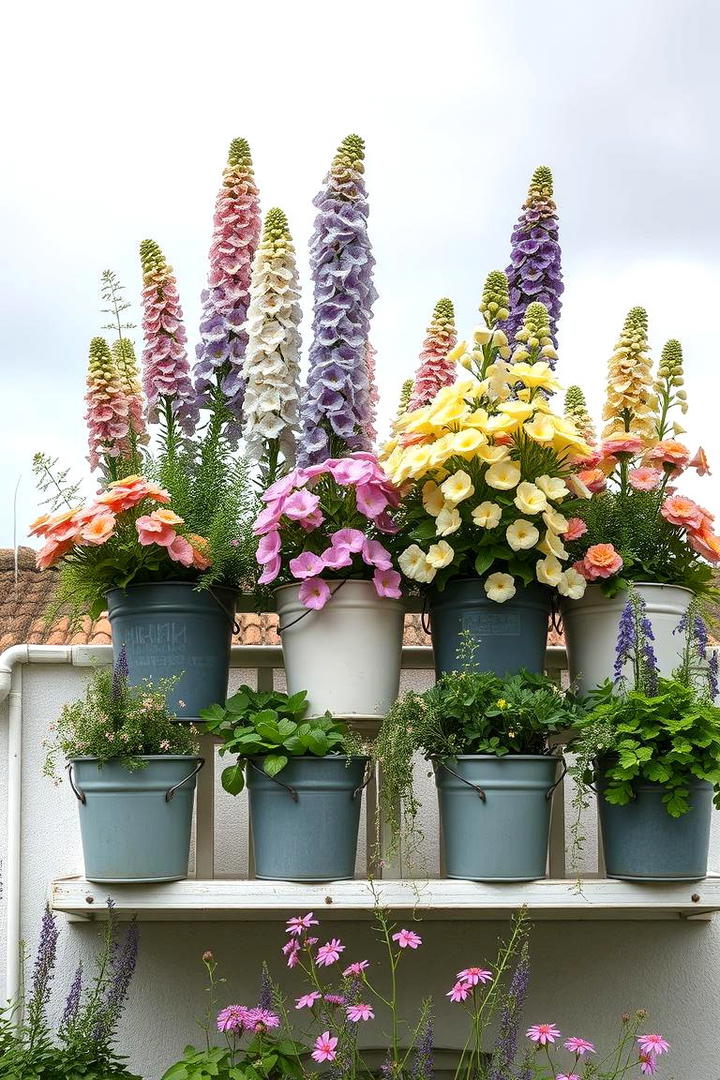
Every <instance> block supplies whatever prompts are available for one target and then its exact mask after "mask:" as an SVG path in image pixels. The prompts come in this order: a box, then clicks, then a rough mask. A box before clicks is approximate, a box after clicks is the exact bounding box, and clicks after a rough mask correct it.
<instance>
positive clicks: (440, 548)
mask: <svg viewBox="0 0 720 1080" xmlns="http://www.w3.org/2000/svg"><path fill="white" fill-rule="evenodd" d="M454 557H455V552H454V550H453V549H452V548H451V547H450V545H449V544H448V542H447V540H439V541H438V543H437V544H431V545H430V547H429V548H428V553H427V561H428V562H429V563H430V565H431V566H434V567H435V569H436V570H442V568H443V567H444V566H449V565H450V563H451V562H452V561H453V559H454Z"/></svg>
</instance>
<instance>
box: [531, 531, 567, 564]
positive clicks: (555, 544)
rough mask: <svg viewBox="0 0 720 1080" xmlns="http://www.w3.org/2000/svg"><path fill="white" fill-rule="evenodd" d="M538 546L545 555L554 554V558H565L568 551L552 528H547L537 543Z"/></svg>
mask: <svg viewBox="0 0 720 1080" xmlns="http://www.w3.org/2000/svg"><path fill="white" fill-rule="evenodd" d="M538 548H539V549H540V551H542V552H543V554H545V555H554V556H555V558H556V559H567V557H568V553H567V551H566V550H565V548H564V547H563V542H562V540H561V539H560V537H559V536H558V534H557V533H554V532H553V531H552V529H548V530H547V532H546V533H545V535H544V536H543V538H542V540H541V541H540V543H539V544H538Z"/></svg>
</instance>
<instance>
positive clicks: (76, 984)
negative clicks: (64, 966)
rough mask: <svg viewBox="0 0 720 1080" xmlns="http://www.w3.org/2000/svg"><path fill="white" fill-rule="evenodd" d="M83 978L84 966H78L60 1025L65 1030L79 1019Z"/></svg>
mask: <svg viewBox="0 0 720 1080" xmlns="http://www.w3.org/2000/svg"><path fill="white" fill-rule="evenodd" d="M82 976H83V967H82V964H78V966H77V968H76V969H75V977H74V979H73V981H72V983H71V985H70V990H69V992H68V996H67V999H66V1001H65V1010H64V1012H63V1017H62V1022H61V1025H60V1026H61V1027H63V1028H67V1027H70V1026H71V1025H72V1024H73V1023H74V1021H75V1020H76V1018H77V1014H78V1011H79V1009H80V995H81V994H82Z"/></svg>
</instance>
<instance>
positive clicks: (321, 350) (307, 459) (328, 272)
mask: <svg viewBox="0 0 720 1080" xmlns="http://www.w3.org/2000/svg"><path fill="white" fill-rule="evenodd" d="M364 158H365V144H364V142H363V140H362V139H361V138H360V137H359V136H358V135H348V136H347V138H345V139H344V140H343V142H342V143H341V145H340V147H339V149H338V152H337V154H336V155H335V157H334V159H333V162H332V165H331V167H330V172H329V173H328V175H327V177H326V180H325V184H324V186H323V188H322V190H321V191H320V193H319V194H318V195H317V196H316V198H315V200H314V205H315V206H316V207H317V208H318V211H319V212H318V215H317V217H316V219H315V231H314V233H313V237H312V239H311V241H310V265H311V272H312V278H313V284H314V307H313V325H312V332H313V340H312V344H311V346H310V371H309V375H308V382H307V388H306V390H305V392H304V395H303V401H302V407H301V421H302V435H301V445H300V455H299V456H300V464H301V465H302V466H303V467H305V466H307V465H310V464H314V463H317V462H320V461H324V460H325V459H326V458H328V457H331V456H337V455H342V454H344V453H347V452H348V450H350V451H352V450H368V449H369V448H370V444H371V440H370V437H369V435H368V426H369V421H370V411H371V406H370V389H369V382H368V372H367V364H366V350H367V342H368V332H369V328H370V319H371V317H372V305H373V303H374V301H375V299H376V296H377V293H376V291H375V288H374V286H373V281H372V270H373V266H374V262H375V260H374V258H373V255H372V251H371V248H370V238H369V236H368V227H367V220H368V201H367V195H366V191H365V181H364V178H363V173H364V168H365V166H364Z"/></svg>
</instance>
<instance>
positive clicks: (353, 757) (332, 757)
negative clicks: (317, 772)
mask: <svg viewBox="0 0 720 1080" xmlns="http://www.w3.org/2000/svg"><path fill="white" fill-rule="evenodd" d="M266 757H269V755H268V754H252V755H251V756H250V757H248V759H247V760H248V761H264V760H265V758H266ZM369 760H370V755H369V754H324V755H323V756H322V757H319V756H318V755H317V754H296V755H294V756H293V757H290V758H288V765H292V764H293V763H294V762H296V761H312V762H320V761H322V762H325V761H358V762H360V761H362V762H364V763H365V764H367V763H368V761H369ZM285 768H287V765H286V766H285ZM280 771H281V772H283V771H284V770H283V769H281V770H280ZM268 779H269V778H268Z"/></svg>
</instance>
